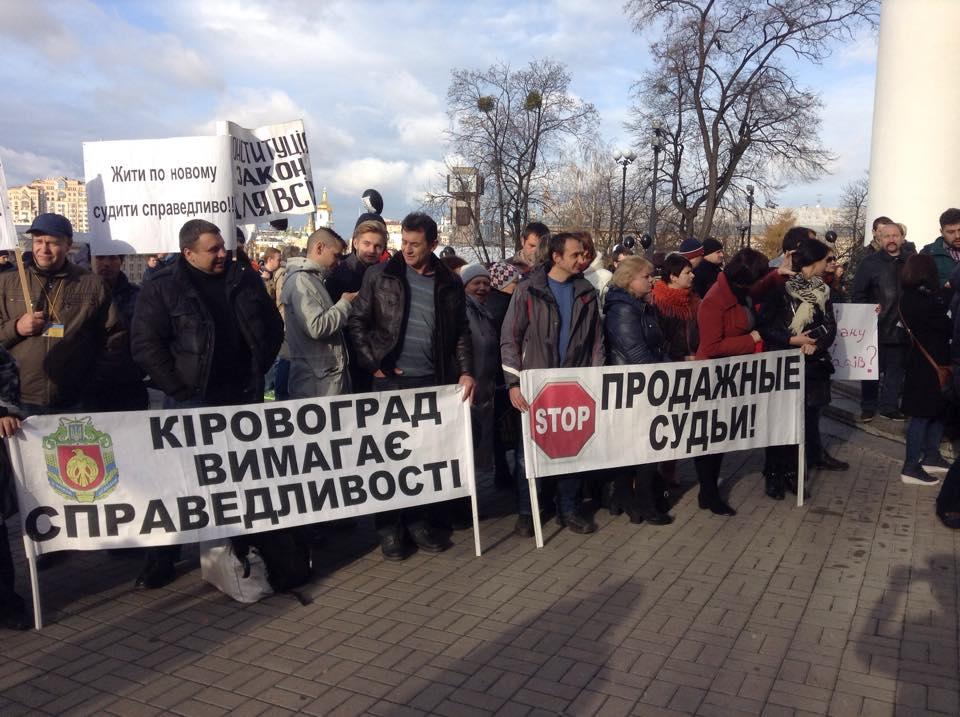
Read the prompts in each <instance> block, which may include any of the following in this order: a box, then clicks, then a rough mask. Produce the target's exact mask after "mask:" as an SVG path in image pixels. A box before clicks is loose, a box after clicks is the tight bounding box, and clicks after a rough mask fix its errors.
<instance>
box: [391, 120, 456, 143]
mask: <svg viewBox="0 0 960 717" xmlns="http://www.w3.org/2000/svg"><path fill="white" fill-rule="evenodd" d="M392 124H393V127H394V128H395V129H396V130H397V133H398V134H399V135H400V141H401V142H403V143H404V144H405V145H406V146H408V147H410V148H411V149H424V150H427V151H429V152H439V151H440V148H441V146H442V145H443V142H444V136H443V133H444V131H445V130H446V129H447V118H446V116H445V115H443V114H439V113H438V114H429V115H400V116H398V117H395V118H394V119H393V122H392Z"/></svg>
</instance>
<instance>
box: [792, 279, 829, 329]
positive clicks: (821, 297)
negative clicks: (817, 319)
mask: <svg viewBox="0 0 960 717" xmlns="http://www.w3.org/2000/svg"><path fill="white" fill-rule="evenodd" d="M785 288H786V291H787V295H788V296H789V297H790V298H792V299H795V300H796V301H799V302H800V303H799V305H798V306H797V307H796V309H794V311H793V320H792V321H791V322H790V333H791V334H793V335H794V336H799V335H800V334H802V333H803V332H804V331H806V330H807V328H808V327H809V326H810V324H812V323H813V317H814V312H815V311H816V309H820V312H821V313H823V312H825V311H826V309H827V299H828V298H829V297H830V287H829V286H827V285H826V284H825V283H824V281H823V279H821V278H820V277H819V276H814V277H811V278H810V279H807V278H806V277H805V276H804V275H803V274H801V273H800V272H797V273H796V274H794V275H793V276H791V277H790V278H789V279H787V283H786V287H785Z"/></svg>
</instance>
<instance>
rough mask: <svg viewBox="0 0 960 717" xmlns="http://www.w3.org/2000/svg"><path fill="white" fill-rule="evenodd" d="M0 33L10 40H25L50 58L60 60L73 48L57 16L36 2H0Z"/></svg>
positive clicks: (34, 49) (72, 43) (70, 38)
mask: <svg viewBox="0 0 960 717" xmlns="http://www.w3.org/2000/svg"><path fill="white" fill-rule="evenodd" d="M3 35H6V36H8V37H9V38H10V39H11V40H13V41H14V42H24V43H29V45H30V47H31V49H32V50H33V51H37V50H39V51H40V52H41V53H42V54H43V55H45V56H46V57H47V58H48V59H50V60H53V61H59V60H64V59H66V58H67V57H69V56H70V55H72V54H73V53H74V52H76V49H77V48H76V43H74V41H73V38H72V37H70V34H69V33H68V32H67V29H66V28H65V27H64V26H63V23H61V22H60V20H59V18H57V17H56V16H54V15H53V14H51V13H49V12H47V8H46V7H45V6H44V4H43V3H39V2H16V1H15V0H8V1H6V2H0V36H3Z"/></svg>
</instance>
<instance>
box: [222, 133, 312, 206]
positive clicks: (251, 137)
mask: <svg viewBox="0 0 960 717" xmlns="http://www.w3.org/2000/svg"><path fill="white" fill-rule="evenodd" d="M217 134H219V135H228V136H229V137H230V163H229V164H228V165H227V166H228V167H229V168H230V171H231V173H232V174H233V180H234V205H235V208H236V215H235V216H236V220H237V223H238V224H248V223H255V222H268V221H271V220H273V219H280V218H281V217H286V216H289V215H291V214H310V213H311V212H313V211H314V210H315V209H316V204H317V201H316V198H315V195H314V191H313V172H312V170H311V169H310V149H309V148H308V147H307V134H306V132H305V131H304V129H303V120H294V121H292V122H284V123H282V124H272V125H266V126H264V127H257V128H255V129H247V128H245V127H241V126H240V125H237V124H234V123H233V122H218V123H217Z"/></svg>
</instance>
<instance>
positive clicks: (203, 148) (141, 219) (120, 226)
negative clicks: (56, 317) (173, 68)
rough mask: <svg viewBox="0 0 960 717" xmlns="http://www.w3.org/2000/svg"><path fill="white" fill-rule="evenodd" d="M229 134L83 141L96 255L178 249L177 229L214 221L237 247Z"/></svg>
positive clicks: (174, 250) (91, 231)
mask: <svg viewBox="0 0 960 717" xmlns="http://www.w3.org/2000/svg"><path fill="white" fill-rule="evenodd" d="M229 154H230V139H229V137H174V138H171V139H144V140H121V141H116V142H84V143H83V166H84V173H85V174H86V180H87V218H88V221H87V224H88V226H89V227H90V249H91V252H92V253H93V254H94V255H103V254H154V253H157V254H160V253H179V252H180V238H179V235H180V228H181V227H182V226H183V224H184V223H185V222H186V221H188V220H190V219H206V220H207V221H210V222H213V223H214V224H216V225H217V226H218V227H219V228H220V231H221V233H222V234H223V238H224V240H225V241H226V243H227V247H228V248H232V247H233V246H234V245H235V240H236V236H235V234H234V222H233V217H234V204H233V190H234V186H233V185H234V183H233V176H232V174H231V172H230V170H229V167H230V164H229V161H228V160H229Z"/></svg>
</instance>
